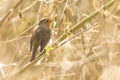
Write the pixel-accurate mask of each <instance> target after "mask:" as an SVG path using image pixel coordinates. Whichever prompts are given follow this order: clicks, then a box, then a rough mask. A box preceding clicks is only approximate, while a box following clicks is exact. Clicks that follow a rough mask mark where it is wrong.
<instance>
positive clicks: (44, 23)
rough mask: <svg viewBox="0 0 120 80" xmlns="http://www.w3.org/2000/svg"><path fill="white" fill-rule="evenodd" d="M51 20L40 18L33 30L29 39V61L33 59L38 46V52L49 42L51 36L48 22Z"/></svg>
mask: <svg viewBox="0 0 120 80" xmlns="http://www.w3.org/2000/svg"><path fill="white" fill-rule="evenodd" d="M52 21H53V20H51V19H48V18H45V19H42V20H41V21H40V22H39V24H38V27H37V28H36V29H35V30H34V32H33V34H32V37H31V39H30V52H32V57H31V59H30V62H31V61H33V60H34V59H35V56H36V52H37V49H38V47H39V46H40V52H42V51H43V50H44V48H45V46H46V45H47V43H48V42H49V40H50V37H51V30H50V23H51V22H52Z"/></svg>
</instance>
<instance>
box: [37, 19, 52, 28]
mask: <svg viewBox="0 0 120 80" xmlns="http://www.w3.org/2000/svg"><path fill="white" fill-rule="evenodd" d="M53 21H54V20H51V19H49V18H44V19H41V20H40V23H39V25H46V26H47V27H50V24H51V22H53Z"/></svg>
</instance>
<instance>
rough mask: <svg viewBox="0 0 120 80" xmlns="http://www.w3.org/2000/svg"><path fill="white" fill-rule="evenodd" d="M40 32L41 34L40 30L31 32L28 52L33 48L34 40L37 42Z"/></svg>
mask: <svg viewBox="0 0 120 80" xmlns="http://www.w3.org/2000/svg"><path fill="white" fill-rule="evenodd" d="M40 32H41V29H36V30H35V31H34V32H33V34H32V37H31V39H30V52H31V51H32V48H33V46H34V42H35V41H36V40H38V39H37V38H38V36H39V35H40Z"/></svg>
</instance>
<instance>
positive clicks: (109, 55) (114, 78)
mask: <svg viewBox="0 0 120 80" xmlns="http://www.w3.org/2000/svg"><path fill="white" fill-rule="evenodd" d="M110 1H114V0H0V80H2V79H4V80H119V79H120V67H119V65H120V37H119V35H120V1H119V0H115V3H114V4H113V5H111V6H110V7H109V8H104V9H101V10H99V9H100V8H101V6H104V5H106V4H107V3H109V2H110ZM96 10H99V14H98V15H97V16H94V17H93V18H92V19H90V20H88V21H87V22H86V23H85V24H83V25H81V28H78V30H76V31H75V32H74V33H70V34H71V36H68V37H67V38H66V39H65V40H63V42H64V41H66V43H65V44H63V45H62V46H61V47H58V48H57V49H55V50H54V51H52V53H51V54H50V55H47V57H45V56H44V57H43V58H41V59H40V60H38V61H36V63H34V64H32V65H31V66H30V67H29V68H27V69H25V71H23V72H22V71H21V69H22V68H23V67H24V66H25V65H26V64H27V63H29V60H30V56H31V53H30V51H29V40H30V35H31V33H32V30H33V28H34V27H35V25H36V24H37V23H38V22H39V21H40V19H41V18H43V17H49V18H51V19H54V20H55V23H53V24H52V25H51V29H52V38H51V41H50V44H54V42H55V41H56V40H58V39H59V37H60V36H61V35H62V34H63V33H64V34H65V33H67V32H68V31H69V30H70V29H71V28H72V27H73V26H74V25H76V24H77V23H79V22H80V21H81V20H83V19H84V18H86V17H88V16H90V14H92V13H93V12H94V11H96ZM78 33H79V34H78ZM76 34H78V35H76ZM70 38H72V39H70ZM60 43H62V42H58V43H57V45H59V44H60ZM53 48H54V47H53ZM38 54H39V53H38ZM18 71H21V72H20V74H19V75H17V76H15V74H17V72H18ZM11 77H12V78H11Z"/></svg>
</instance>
